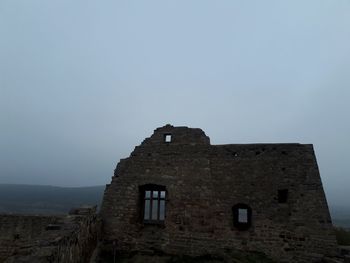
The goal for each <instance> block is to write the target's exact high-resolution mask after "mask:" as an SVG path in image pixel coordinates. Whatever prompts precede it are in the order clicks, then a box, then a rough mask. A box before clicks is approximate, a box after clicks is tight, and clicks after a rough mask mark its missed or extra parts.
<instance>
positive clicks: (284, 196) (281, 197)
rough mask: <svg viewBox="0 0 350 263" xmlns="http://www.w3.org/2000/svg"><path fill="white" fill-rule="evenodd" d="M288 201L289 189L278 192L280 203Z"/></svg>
mask: <svg viewBox="0 0 350 263" xmlns="http://www.w3.org/2000/svg"><path fill="white" fill-rule="evenodd" d="M287 200H288V189H280V190H278V202H279V203H287Z"/></svg>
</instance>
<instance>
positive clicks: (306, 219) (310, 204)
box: [101, 125, 338, 262]
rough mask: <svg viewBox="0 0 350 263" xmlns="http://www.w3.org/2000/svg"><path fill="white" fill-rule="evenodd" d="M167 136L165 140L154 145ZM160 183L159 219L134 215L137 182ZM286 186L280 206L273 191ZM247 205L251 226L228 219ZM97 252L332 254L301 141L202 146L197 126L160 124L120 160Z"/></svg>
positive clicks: (313, 258) (312, 167) (326, 219)
mask: <svg viewBox="0 0 350 263" xmlns="http://www.w3.org/2000/svg"><path fill="white" fill-rule="evenodd" d="M165 134H171V135H172V141H171V142H170V143H166V142H164V135H165ZM146 184H157V185H162V186H165V187H166V192H167V197H166V217H165V221H164V224H161V225H151V224H145V223H144V222H143V221H142V215H141V213H142V205H143V202H142V201H141V200H142V199H141V198H140V191H139V187H140V186H142V185H146ZM281 189H288V200H287V202H286V203H279V202H278V190H281ZM239 203H243V204H247V205H249V206H250V207H251V209H252V225H251V227H250V228H249V229H248V230H246V231H240V230H238V229H237V228H235V227H234V225H233V212H232V207H233V206H234V205H235V204H239ZM101 218H102V223H103V229H102V237H103V245H102V249H103V251H104V253H110V254H111V253H113V251H114V250H115V251H116V252H117V253H118V254H128V253H129V254H130V253H165V254H167V255H187V256H202V255H208V254H209V255H217V256H218V257H220V256H225V255H227V254H229V253H230V252H231V251H234V250H240V251H258V252H262V253H264V254H266V255H268V256H269V257H271V258H272V259H274V260H276V261H278V262H319V261H321V260H322V258H324V257H325V256H327V257H333V256H336V255H337V254H338V249H337V244H336V239H335V235H334V233H333V231H332V222H331V218H330V214H329V211H328V206H327V202H326V198H325V194H324V191H323V187H322V183H321V179H320V175H319V170H318V167H317V162H316V158H315V154H314V150H313V146H312V145H309V144H228V145H211V144H210V141H209V138H208V137H207V136H206V135H205V133H204V132H203V131H202V130H200V129H191V128H187V127H173V126H171V125H166V126H164V127H162V128H158V129H156V130H155V132H154V134H153V135H152V136H151V137H150V138H147V139H145V140H144V141H143V142H142V144H141V145H140V146H138V147H136V148H135V150H134V151H133V152H132V153H131V155H130V157H129V158H126V159H122V160H120V162H119V164H118V165H117V167H116V170H115V174H114V176H113V177H112V182H111V184H109V185H107V187H106V190H105V193H104V199H103V204H102V208H101Z"/></svg>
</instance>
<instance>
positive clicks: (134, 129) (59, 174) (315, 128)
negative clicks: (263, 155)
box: [0, 0, 350, 206]
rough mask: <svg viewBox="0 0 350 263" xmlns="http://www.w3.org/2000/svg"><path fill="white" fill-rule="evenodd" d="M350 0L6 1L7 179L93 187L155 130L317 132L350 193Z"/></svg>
mask: <svg viewBox="0 0 350 263" xmlns="http://www.w3.org/2000/svg"><path fill="white" fill-rule="evenodd" d="M349 13H350V2H348V1H323V2H319V1H316V0H312V1H308V2H305V1H301V0H298V1H291V2H278V1H272V0H268V1H263V2H261V1H251V2H240V1H228V0H224V1H220V2H214V1H206V0H205V1H202V0H201V1H199V0H194V1H191V2H188V1H184V0H180V1H176V2H164V1H160V0H152V1H147V3H146V2H145V3H137V4H136V3H134V2H130V1H128V2H123V1H121V2H114V1H109V0H107V1H104V2H103V3H100V2H99V3H97V2H92V1H82V0H77V1H74V2H72V1H68V0H63V1H56V2H52V1H49V2H42V1H39V0H32V1H18V0H11V1H6V0H5V1H1V2H0V35H1V41H0V184H5V183H7V184H33V185H54V186H66V187H67V186H70V187H77V186H95V185H100V186H101V185H105V184H108V183H110V181H111V177H112V176H113V170H114V169H115V166H116V165H117V163H118V162H119V160H120V159H121V158H126V157H128V156H129V155H130V153H131V152H132V151H133V149H134V147H135V146H137V145H139V144H140V143H141V142H142V141H143V140H144V139H145V138H146V137H149V136H150V135H151V134H152V133H153V130H154V129H156V128H157V127H161V126H164V125H165V124H168V123H170V124H172V125H174V126H188V127H194V128H201V129H202V130H203V131H204V132H205V133H206V135H208V136H209V137H210V139H211V143H212V144H234V143H307V144H309V143H312V144H313V145H314V149H315V153H316V157H317V161H318V165H319V169H320V174H321V178H322V182H323V186H324V189H325V192H326V195H327V198H328V202H329V203H330V204H337V205H338V206H342V205H344V206H345V205H346V206H347V205H348V204H347V200H349V199H350V192H349V185H350V167H349V166H348V165H347V163H348V159H349V158H348V157H349V154H348V149H349V148H350V140H349V134H350V122H349V121H348V119H349V112H350V104H349V99H350V89H349V87H350V74H349V72H350V71H349V70H350V45H349V43H350V16H349Z"/></svg>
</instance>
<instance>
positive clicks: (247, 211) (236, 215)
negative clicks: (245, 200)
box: [232, 204, 252, 230]
mask: <svg viewBox="0 0 350 263" xmlns="http://www.w3.org/2000/svg"><path fill="white" fill-rule="evenodd" d="M232 212H233V225H234V227H236V228H237V229H238V230H248V229H249V228H250V226H251V224H252V209H251V208H250V207H249V206H248V205H246V204H236V205H235V206H233V207H232Z"/></svg>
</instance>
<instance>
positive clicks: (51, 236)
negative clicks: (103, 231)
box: [0, 208, 100, 263]
mask: <svg viewBox="0 0 350 263" xmlns="http://www.w3.org/2000/svg"><path fill="white" fill-rule="evenodd" d="M99 227H100V225H99V220H98V218H97V215H96V208H94V209H88V208H85V209H77V210H75V211H73V213H71V214H70V215H66V216H39V215H0V262H1V263H2V262H4V263H15V262H16V263H19V262H36V263H39V262H41V263H53V262H55V263H56V262H57V263H59V262H64V263H69V262H72V263H73V262H74V263H78V262H82V263H85V262H89V260H90V256H91V254H92V252H93V251H94V249H95V247H96V243H97V238H98V237H97V235H98V232H99Z"/></svg>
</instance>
